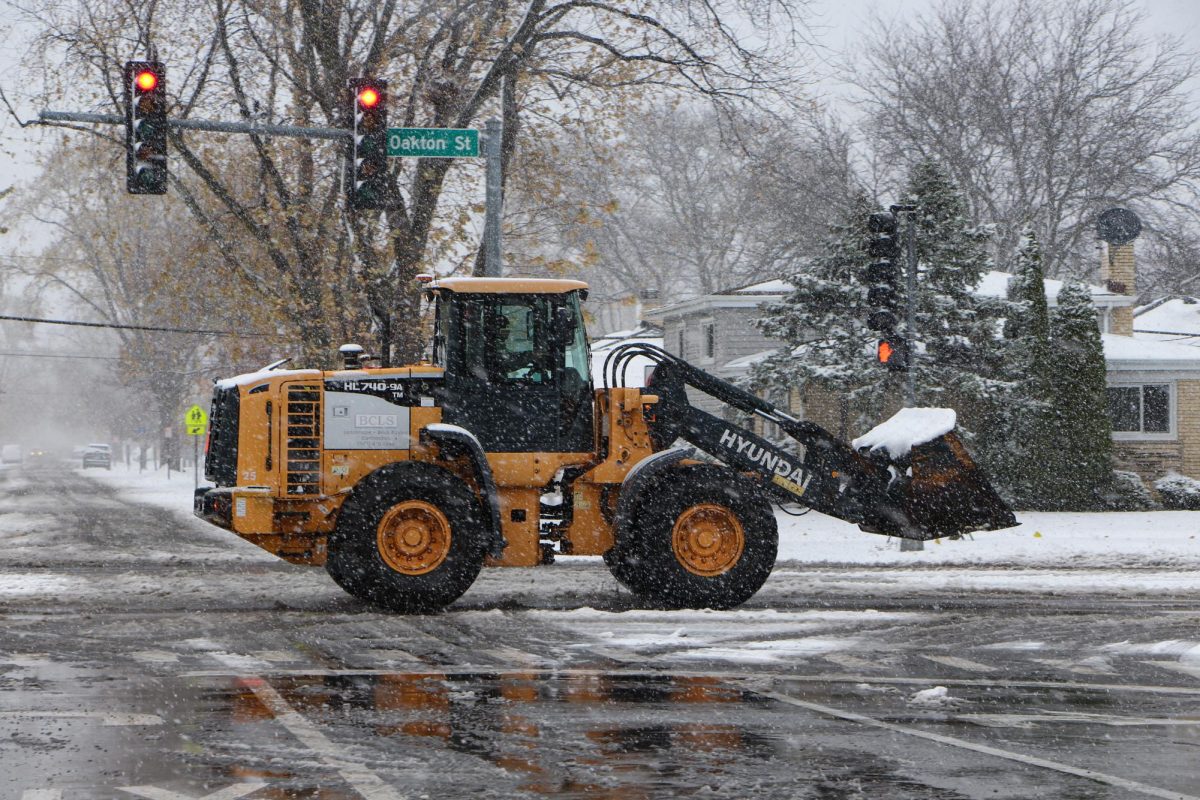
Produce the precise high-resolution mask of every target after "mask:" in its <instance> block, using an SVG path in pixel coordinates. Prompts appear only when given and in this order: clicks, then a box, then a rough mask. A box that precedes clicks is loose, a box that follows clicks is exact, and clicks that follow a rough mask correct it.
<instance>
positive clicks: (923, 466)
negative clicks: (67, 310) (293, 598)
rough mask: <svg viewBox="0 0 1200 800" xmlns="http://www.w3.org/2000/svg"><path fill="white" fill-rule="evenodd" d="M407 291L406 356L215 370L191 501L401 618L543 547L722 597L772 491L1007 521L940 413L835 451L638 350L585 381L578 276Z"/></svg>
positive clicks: (847, 508) (666, 603)
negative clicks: (414, 338)
mask: <svg viewBox="0 0 1200 800" xmlns="http://www.w3.org/2000/svg"><path fill="white" fill-rule="evenodd" d="M424 292H425V293H426V297H427V299H428V300H429V301H430V302H431V303H432V304H433V306H432V308H433V318H434V326H433V328H434V329H433V336H432V345H431V347H430V350H429V356H428V358H427V359H426V360H425V361H423V362H422V363H419V364H414V365H412V366H405V367H391V368H368V367H366V366H364V364H363V362H362V359H361V348H357V347H354V346H347V347H343V348H342V350H343V356H344V358H345V363H344V368H343V369H339V370H331V371H320V370H315V369H283V368H280V366H281V364H280V363H276V364H273V365H271V367H268V368H266V369H264V370H261V371H258V372H254V373H250V374H246V375H240V376H238V377H235V378H230V379H226V380H221V381H218V382H216V383H215V385H214V391H213V399H212V412H211V416H210V426H211V427H210V431H209V439H208V443H207V446H206V461H205V476H206V477H207V478H208V480H209V481H211V482H212V483H213V484H215V486H213V487H208V488H201V489H198V490H197V493H196V498H195V513H196V514H197V515H198V516H199V517H201V518H203V519H205V520H208V521H209V522H211V523H213V524H215V525H218V526H220V527H222V528H225V529H228V530H230V531H232V532H234V533H236V534H237V535H239V536H241V537H242V538H244V539H246V540H248V541H250V542H253V543H254V544H256V545H258V546H260V547H262V548H264V549H266V550H268V551H270V552H272V553H274V554H276V555H277V556H279V557H280V558H283V559H286V560H288V561H290V562H293V563H297V564H307V565H313V566H322V565H323V566H324V567H325V569H326V570H327V571H328V573H329V575H330V576H331V577H332V578H333V580H334V581H336V582H337V583H338V584H339V585H340V586H341V587H342V588H344V589H345V590H346V591H347V592H349V593H350V594H352V595H354V596H355V597H358V598H360V599H362V600H364V601H366V602H368V603H372V604H375V605H378V606H381V607H384V608H387V609H391V610H394V611H398V612H403V613H416V612H426V611H432V610H436V609H438V608H441V607H443V606H446V605H447V604H449V603H451V602H453V601H454V600H455V599H457V598H458V597H460V596H461V595H462V594H463V593H464V592H466V591H467V589H468V588H469V587H470V586H471V584H472V582H473V581H474V580H475V578H476V577H477V575H478V574H479V571H480V570H481V569H482V568H483V567H485V566H488V567H533V566H538V565H546V564H550V563H552V562H553V560H554V556H555V555H556V554H559V555H598V556H603V560H604V563H605V564H606V565H607V566H608V568H609V569H610V570H611V572H612V574H613V575H614V576H615V577H616V578H617V580H618V581H620V582H621V583H622V584H624V585H625V586H626V587H628V588H629V589H630V590H631V591H632V592H633V593H634V595H636V596H637V598H638V599H639V601H641V602H643V603H646V604H648V605H651V606H654V607H669V608H700V607H709V608H730V607H733V606H737V605H738V604H740V603H742V602H744V601H745V600H747V599H748V598H750V597H751V596H752V595H753V594H754V593H755V592H756V591H758V589H759V587H761V586H762V584H763V582H764V581H765V580H766V579H767V576H768V575H769V574H770V572H771V569H772V567H773V565H774V563H775V556H776V548H777V541H778V534H777V530H776V521H775V514H774V511H773V508H772V504H778V505H781V506H784V507H788V508H805V509H812V510H815V511H818V512H821V513H824V514H830V515H832V516H835V517H838V518H841V519H843V520H847V521H849V522H853V523H857V524H858V525H859V527H860V528H861V529H863V530H865V531H868V532H873V533H879V534H886V535H890V536H898V537H903V538H908V539H918V540H924V539H931V538H935V537H943V536H958V535H961V534H963V533H965V532H968V531H979V530H994V529H999V528H1005V527H1009V526H1012V525H1015V524H1016V520H1015V518H1014V517H1013V514H1012V512H1011V510H1009V508H1008V507H1007V506H1006V505H1005V504H1004V502H1003V501H1002V500H1001V499H1000V498H999V497H998V496H997V495H996V493H995V491H994V490H993V489H992V488H991V486H990V485H989V484H988V482H987V480H986V478H985V477H984V476H983V475H982V473H981V472H980V471H979V470H978V469H977V468H976V466H975V465H974V463H973V462H972V460H971V457H970V456H969V455H968V453H967V452H966V450H965V449H964V448H963V446H962V444H961V442H960V441H959V440H958V439H957V438H956V436H955V435H954V433H953V431H952V430H951V429H952V427H953V412H940V413H942V414H943V416H942V417H941V419H942V423H941V427H940V428H936V429H934V430H933V431H932V433H929V432H927V433H926V435H925V436H915V437H914V436H909V437H908V438H909V439H911V440H912V441H910V442H909V443H908V444H907V445H905V446H901V447H897V446H896V445H895V442H894V441H891V442H885V441H884V440H886V439H889V438H890V439H892V440H894V439H896V438H897V436H896V435H895V434H896V432H897V430H900V433H901V434H902V435H901V436H900V437H899V438H900V439H904V438H905V436H904V435H903V434H904V433H905V430H906V429H905V427H904V426H903V425H900V426H899V428H897V425H896V424H895V423H894V422H893V423H885V425H884V426H881V428H880V429H879V430H882V429H883V428H886V427H887V426H888V425H889V424H890V425H891V428H890V429H889V430H890V431H891V434H890V436H882V437H880V436H877V437H875V439H874V440H872V439H871V438H870V437H868V438H867V439H865V440H859V441H858V442H857V444H858V445H860V446H859V447H855V446H853V445H851V444H847V443H845V442H843V441H840V440H839V439H837V438H836V437H834V436H832V435H830V434H829V433H828V432H826V431H825V430H823V429H822V428H820V427H819V426H817V425H815V424H813V423H811V422H807V421H804V420H800V419H796V418H794V417H792V416H791V415H789V414H788V413H786V412H785V411H783V410H781V409H779V408H776V407H775V406H774V405H772V404H771V403H768V402H766V401H764V400H763V399H761V398H759V397H757V396H755V395H754V394H752V393H750V392H747V391H745V390H743V389H741V388H739V387H737V386H734V385H732V384H730V383H728V382H727V381H724V380H721V379H718V378H716V377H714V376H712V375H710V374H708V373H706V372H704V371H702V370H700V369H697V368H696V367H694V366H692V365H690V364H688V363H687V362H685V361H683V360H682V359H680V358H678V357H676V356H674V355H672V354H670V353H668V352H666V351H665V350H662V349H661V348H657V347H654V346H651V345H647V344H626V345H623V346H620V347H617V348H614V349H613V350H612V351H611V352H610V354H609V356H608V358H607V360H606V362H605V364H604V374H603V380H602V381H600V382H599V383H600V388H594V386H593V380H592V375H591V358H590V353H589V348H588V340H587V335H586V332H585V328H584V317H583V313H582V310H581V302H582V301H583V300H584V299H585V297H586V295H587V285H586V284H584V283H582V282H580V281H573V280H552V279H520V278H465V277H464V278H457V277H451V278H442V279H433V278H431V277H428V278H427V279H426V283H425V286H424ZM635 358H637V359H639V363H643V362H641V359H648V360H649V361H650V362H651V363H652V364H653V365H654V367H653V372H652V373H651V376H650V378H649V380H648V382H647V385H646V386H645V387H644V388H637V387H630V386H625V385H624V384H625V380H624V375H625V372H626V368H627V367H628V366H629V365H630V362H631V361H632V360H633V359H635ZM695 393H700V394H706V395H709V396H710V397H712V398H715V399H716V400H718V401H720V402H721V403H722V404H724V405H725V406H727V407H728V408H729V409H731V412H730V414H728V415H726V416H730V417H736V416H737V415H738V414H739V413H740V414H741V415H742V418H743V419H752V418H754V417H758V418H760V419H762V420H763V421H765V422H769V423H772V424H773V425H774V426H775V428H774V429H776V430H778V431H780V432H781V436H780V439H782V440H783V441H784V443H783V444H781V443H780V441H778V440H774V441H773V440H768V439H766V438H764V437H763V436H760V435H758V434H757V433H755V431H754V430H753V426H752V425H747V424H745V423H744V422H732V421H729V419H726V418H724V417H722V416H717V415H714V414H711V413H709V412H707V411H705V410H703V409H701V408H699V407H698V406H697V405H696V404H694V403H693V402H691V400H690V399H689V398H690V397H695V396H697V395H696V394H695ZM914 412H915V413H917V414H918V417H920V412H919V411H917V410H913V409H908V410H906V413H908V414H910V415H911V414H913V413H914ZM902 413H904V412H902ZM947 413H948V414H949V420H950V421H949V425H948V426H947V425H946V424H945V419H946V418H945V416H944V415H945V414H947ZM933 418H937V413H934V414H933ZM911 427H912V426H911V425H909V428H911ZM917 427H920V426H919V425H918V426H917ZM909 432H910V433H911V431H909ZM881 443H883V444H887V446H886V447H884V446H872V445H879V444H881Z"/></svg>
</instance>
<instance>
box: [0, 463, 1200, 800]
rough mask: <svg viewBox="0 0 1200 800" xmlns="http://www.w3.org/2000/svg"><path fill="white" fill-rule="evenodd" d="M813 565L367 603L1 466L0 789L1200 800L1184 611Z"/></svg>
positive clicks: (92, 495) (85, 793)
mask: <svg viewBox="0 0 1200 800" xmlns="http://www.w3.org/2000/svg"><path fill="white" fill-rule="evenodd" d="M185 489H186V487H185ZM854 572H855V573H859V572H862V570H861V568H856V569H855V570H854ZM877 576H878V578H877V580H878V582H879V585H883V584H885V583H886V582H887V580H888V573H887V570H884V569H881V570H878V571H877ZM837 578H838V570H837V569H836V568H832V569H831V568H822V569H820V570H806V569H805V568H804V567H803V565H798V564H794V563H793V564H789V565H781V568H780V569H779V570H777V574H776V575H775V576H773V577H772V579H771V580H770V581H769V582H768V584H767V586H766V587H764V589H763V591H762V592H760V594H759V595H757V596H756V597H755V598H754V599H753V600H752V601H751V602H750V603H749V604H747V606H746V607H745V608H743V609H739V610H738V611H734V612H660V611H652V610H640V609H636V608H634V607H633V605H632V604H631V602H630V599H629V596H628V595H627V594H625V593H623V592H622V591H621V590H619V589H618V587H617V585H616V583H615V581H613V580H612V579H611V578H610V577H609V576H608V575H607V573H606V572H605V570H604V567H603V565H601V564H599V563H597V562H595V561H584V562H575V563H569V564H559V565H555V566H554V567H552V568H543V569H539V570H490V571H485V573H484V575H483V576H482V577H481V579H480V581H479V582H478V583H477V584H476V586H475V587H473V588H472V590H471V591H470V592H469V593H468V594H467V596H466V597H464V598H463V599H462V600H461V601H460V602H459V603H457V604H455V606H453V607H452V608H451V609H450V610H449V611H447V612H445V613H443V614H439V615H432V616H423V617H397V616H391V615H387V614H382V613H379V612H377V611H376V610H374V609H372V608H369V607H367V606H364V605H362V604H360V603H358V602H357V601H355V600H353V599H352V598H349V597H347V596H345V595H343V594H342V593H341V592H340V591H339V590H338V589H337V588H336V587H335V586H333V584H332V583H331V582H330V581H329V580H328V579H327V578H326V577H325V575H324V573H323V572H322V571H320V570H313V569H304V568H299V567H292V566H289V565H286V564H283V563H280V562H277V561H275V560H274V559H272V558H271V557H270V556H268V555H266V554H263V553H260V552H259V551H257V550H256V549H255V548H253V547H251V546H249V545H246V544H244V543H242V542H240V541H238V540H236V539H235V538H233V537H232V536H231V535H228V534H224V533H222V532H221V531H218V530H216V529H214V528H211V527H209V526H206V525H204V524H203V523H199V522H194V521H191V520H185V519H179V518H178V517H176V516H173V515H171V514H169V513H168V512H165V511H161V510H157V509H154V508H149V507H146V506H139V505H136V504H132V503H129V502H126V501H123V500H122V499H120V498H118V497H117V496H115V495H114V494H113V493H112V492H111V490H109V489H107V488H106V487H104V486H102V485H100V484H98V483H96V482H95V481H92V480H90V479H88V478H86V477H80V476H77V475H76V474H74V473H73V472H72V471H71V470H70V469H68V468H66V467H64V466H61V465H57V464H52V463H49V464H42V465H34V466H31V467H30V468H29V469H27V470H25V471H24V472H23V473H20V474H10V475H8V476H7V478H6V479H0V800H8V798H13V799H14V800H85V799H86V800H107V799H108V798H130V797H144V798H151V799H152V800H179V799H180V798H209V800H232V799H233V798H238V797H249V798H258V799H259V800H266V799H267V798H322V799H323V800H334V799H335V798H337V799H341V798H368V800H384V799H393V798H422V797H429V798H455V797H467V796H472V797H486V798H491V797H496V798H502V797H537V796H545V795H552V796H558V797H571V798H631V799H637V798H657V797H702V798H707V797H730V798H747V797H755V798H758V797H761V798H809V797H811V798H842V797H847V798H855V797H863V798H875V797H886V798H898V799H904V798H939V799H943V798H946V799H948V798H1031V797H1048V798H1140V797H1175V798H1188V797H1200V664H1197V662H1195V661H1186V660H1184V661H1181V660H1180V658H1179V653H1180V652H1181V651H1182V650H1183V649H1186V648H1187V647H1188V646H1189V643H1190V645H1195V644H1196V642H1197V640H1200V610H1198V605H1197V601H1198V600H1200V597H1195V596H1180V595H1176V596H1170V597H1165V598H1164V597H1161V596H1159V597H1147V598H1137V597H1123V598H1122V599H1120V600H1113V599H1109V598H1108V597H1106V596H1105V595H1104V594H1103V591H1104V589H1103V576H1102V575H1100V576H1098V578H1097V592H1096V594H1092V595H1088V594H1084V595H1079V594H1075V595H1070V596H1059V595H1050V596H1045V595H1037V594H1028V593H1026V594H997V593H986V592H973V593H964V592H963V591H961V590H955V591H949V590H942V591H935V590H929V591H927V592H910V593H900V594H897V593H895V592H891V593H887V594H886V596H884V597H882V598H881V597H877V596H874V595H873V593H872V588H873V587H872V586H871V584H870V581H869V580H868V582H867V583H866V584H865V585H861V586H857V587H851V588H847V587H846V584H845V583H844V582H839V581H838V579H837ZM781 654H782V656H781Z"/></svg>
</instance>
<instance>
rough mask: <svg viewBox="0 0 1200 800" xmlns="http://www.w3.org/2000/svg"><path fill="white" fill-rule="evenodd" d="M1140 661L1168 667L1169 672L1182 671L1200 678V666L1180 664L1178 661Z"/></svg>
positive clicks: (1164, 667)
mask: <svg viewBox="0 0 1200 800" xmlns="http://www.w3.org/2000/svg"><path fill="white" fill-rule="evenodd" d="M1142 663H1143V664H1150V665H1152V666H1155V667H1162V668H1163V669H1169V670H1170V671H1171V672H1182V673H1183V674H1184V675H1189V676H1191V677H1193V678H1200V666H1192V665H1191V664H1181V663H1179V662H1178V661H1143V662H1142Z"/></svg>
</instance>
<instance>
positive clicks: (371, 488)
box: [325, 461, 484, 614]
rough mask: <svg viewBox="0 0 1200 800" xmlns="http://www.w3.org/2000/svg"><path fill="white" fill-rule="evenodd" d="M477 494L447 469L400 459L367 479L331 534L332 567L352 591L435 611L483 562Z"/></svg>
mask: <svg viewBox="0 0 1200 800" xmlns="http://www.w3.org/2000/svg"><path fill="white" fill-rule="evenodd" d="M479 519H480V517H479V508H478V503H477V502H476V500H475V496H474V494H473V493H472V492H471V491H470V489H468V488H467V486H466V484H464V483H463V482H462V481H461V480H459V479H458V478H457V477H455V476H454V475H452V474H451V473H449V472H447V471H446V470H444V469H442V468H440V467H436V466H433V465H431V464H424V463H420V462H412V461H410V462H401V463H399V464H392V465H389V466H387V467H383V468H382V469H379V470H377V471H376V472H374V473H372V474H371V475H369V476H367V477H366V478H364V479H363V480H362V481H361V482H360V483H359V485H358V486H356V487H355V489H354V494H353V495H352V496H351V497H350V499H348V500H347V501H346V503H345V505H343V507H342V509H341V512H340V514H339V517H338V522H337V527H336V529H335V530H334V533H333V534H332V535H331V536H330V537H329V554H328V557H327V558H326V561H325V569H326V571H327V572H328V573H329V575H330V577H332V578H333V580H334V581H335V582H336V583H337V584H338V585H339V586H341V587H342V588H343V589H345V590H346V591H347V592H349V593H350V594H352V595H354V596H355V597H357V598H359V599H360V600H364V601H366V602H368V603H371V604H373V605H377V606H382V607H384V608H387V609H389V610H391V611H398V612H400V613H404V614H416V613H422V612H427V611H436V610H438V609H440V608H443V607H444V606H447V605H449V604H450V603H452V602H454V601H455V600H457V599H458V598H459V597H461V596H462V594H463V593H464V592H466V591H467V589H469V588H470V587H471V584H472V583H473V582H474V581H475V578H476V577H477V576H478V575H479V570H480V568H481V567H482V566H483V559H484V546H483V537H482V536H481V535H480V533H479V531H480V527H481V526H480V523H479Z"/></svg>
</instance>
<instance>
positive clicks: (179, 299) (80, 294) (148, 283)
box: [7, 140, 277, 431]
mask: <svg viewBox="0 0 1200 800" xmlns="http://www.w3.org/2000/svg"><path fill="white" fill-rule="evenodd" d="M101 150H102V147H101V145H100V143H99V142H96V141H92V140H85V141H84V142H83V144H82V146H80V145H76V146H74V147H72V148H63V149H60V150H58V151H57V152H55V153H52V157H51V158H50V159H49V166H48V168H47V170H46V171H45V172H44V173H43V176H42V180H41V181H39V184H38V187H37V189H36V190H34V191H33V192H32V193H30V194H28V195H26V196H25V197H24V200H23V203H22V205H23V207H24V211H25V213H26V214H27V215H28V216H29V217H31V218H32V219H34V220H36V221H37V222H39V223H40V224H41V225H43V226H45V227H48V228H50V229H51V230H53V231H54V232H55V233H56V234H57V237H56V239H55V242H54V244H53V245H52V246H51V247H49V248H48V249H47V250H46V251H45V252H44V253H42V254H40V255H39V256H37V257H35V258H31V259H28V260H22V259H14V260H13V261H12V262H10V264H9V265H8V267H7V270H8V271H9V272H10V273H12V274H15V275H20V276H21V277H22V278H23V279H24V282H25V283H26V284H27V285H28V286H29V287H30V288H31V289H32V290H43V291H46V292H49V293H51V294H53V295H55V296H57V297H58V298H60V303H61V300H63V299H65V301H66V302H67V303H69V304H70V305H71V306H73V307H74V308H75V312H74V315H76V316H81V317H83V318H85V319H87V320H90V321H94V322H99V323H104V324H108V325H110V326H113V327H110V328H108V329H106V330H104V331H102V332H100V333H102V334H103V338H101V339H100V341H106V342H107V343H109V344H110V346H112V348H113V350H114V351H115V352H116V353H117V354H118V358H117V359H116V361H115V363H114V364H112V365H111V367H112V368H111V369H109V370H107V371H106V372H105V374H104V378H105V379H104V380H103V381H102V382H101V385H103V384H107V386H108V390H109V393H110V394H118V395H121V396H123V397H124V398H125V402H123V403H113V404H111V405H110V407H111V408H112V409H114V411H119V412H121V413H122V416H123V417H124V418H128V419H132V418H133V417H139V418H140V419H139V422H140V423H141V424H145V425H146V427H147V430H150V431H161V430H163V429H165V428H167V427H172V428H177V427H178V423H179V420H180V416H179V415H180V414H181V413H182V410H183V408H184V406H185V404H186V401H188V400H189V399H190V398H193V397H195V396H197V395H198V394H200V393H201V392H202V390H205V389H207V386H205V384H206V383H207V381H204V380H202V373H205V372H210V371H211V370H212V369H213V367H214V366H215V365H217V364H221V365H222V367H221V371H227V370H230V369H236V367H237V366H243V365H244V366H249V365H251V364H262V363H264V361H265V359H266V353H267V352H269V351H268V348H269V347H270V346H271V345H274V344H277V342H274V341H272V340H271V339H270V338H269V336H262V335H261V334H268V335H269V334H270V333H271V332H273V330H274V328H275V322H276V320H275V318H274V316H273V313H272V312H273V309H272V308H271V307H270V306H253V305H252V306H250V307H247V308H242V307H239V303H238V300H239V298H241V297H244V296H245V294H246V290H247V289H248V286H247V284H246V283H245V282H242V281H236V280H235V281H231V280H230V278H229V276H228V275H226V274H224V273H222V272H220V271H216V270H213V269H211V268H209V264H210V256H209V242H208V239H207V236H206V232H205V231H204V230H203V229H202V228H201V227H200V226H199V225H198V224H197V221H196V219H195V217H193V216H192V215H191V214H190V213H189V212H188V209H187V208H186V207H185V205H184V204H183V203H182V202H179V201H177V200H174V199H173V198H167V199H166V201H165V202H163V201H155V202H154V204H153V206H152V207H150V208H147V207H145V206H139V205H135V204H131V203H129V202H127V198H126V197H125V196H124V195H123V194H121V193H120V191H119V185H118V178H119V177H120V176H118V175H116V174H113V173H112V172H111V171H110V170H107V169H106V168H105V164H104V160H103V158H100V157H98V156H99V155H100V151H101ZM171 329H185V330H191V331H206V330H216V331H228V332H231V333H235V334H239V335H237V336H233V337H224V336H220V337H217V336H212V335H206V334H197V333H180V332H173V331H172V330H171ZM256 333H257V334H259V335H257V336H256ZM130 395H132V397H134V398H137V400H136V401H135V402H134V403H130V402H128V400H129V397H130ZM131 406H133V407H135V408H137V409H138V411H137V413H134V414H130V413H129V409H130V407H131Z"/></svg>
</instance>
